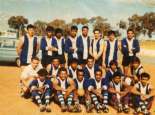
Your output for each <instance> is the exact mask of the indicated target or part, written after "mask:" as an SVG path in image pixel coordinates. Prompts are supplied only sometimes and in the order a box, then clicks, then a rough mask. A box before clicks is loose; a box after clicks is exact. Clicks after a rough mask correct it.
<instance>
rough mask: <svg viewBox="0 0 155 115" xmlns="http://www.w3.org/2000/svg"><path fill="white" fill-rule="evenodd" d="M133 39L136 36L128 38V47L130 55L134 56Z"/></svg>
mask: <svg viewBox="0 0 155 115" xmlns="http://www.w3.org/2000/svg"><path fill="white" fill-rule="evenodd" d="M133 40H134V38H132V39H131V40H129V39H128V38H127V43H128V49H129V51H130V53H129V56H133V53H132V49H133Z"/></svg>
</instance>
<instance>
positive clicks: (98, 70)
mask: <svg viewBox="0 0 155 115" xmlns="http://www.w3.org/2000/svg"><path fill="white" fill-rule="evenodd" d="M97 72H101V74H102V73H103V72H102V70H101V69H97V70H96V71H95V74H96V73H97Z"/></svg>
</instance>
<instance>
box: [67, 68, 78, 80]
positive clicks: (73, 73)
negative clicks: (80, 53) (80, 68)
mask: <svg viewBox="0 0 155 115" xmlns="http://www.w3.org/2000/svg"><path fill="white" fill-rule="evenodd" d="M69 69H70V70H71V72H72V75H73V79H76V78H77V75H76V70H75V71H74V70H73V69H72V67H71V66H69Z"/></svg>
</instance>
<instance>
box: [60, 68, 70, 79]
mask: <svg viewBox="0 0 155 115" xmlns="http://www.w3.org/2000/svg"><path fill="white" fill-rule="evenodd" d="M58 76H59V78H60V79H61V80H65V79H66V78H67V76H68V75H67V69H66V68H65V67H61V68H59V70H58Z"/></svg>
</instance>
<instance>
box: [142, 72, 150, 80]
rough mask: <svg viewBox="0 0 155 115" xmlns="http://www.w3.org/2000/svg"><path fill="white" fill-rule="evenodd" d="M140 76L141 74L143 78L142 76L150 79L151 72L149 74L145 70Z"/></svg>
mask: <svg viewBox="0 0 155 115" xmlns="http://www.w3.org/2000/svg"><path fill="white" fill-rule="evenodd" d="M140 76H141V79H142V78H147V79H148V80H149V79H150V74H148V73H146V72H143V73H142V74H141V75H140Z"/></svg>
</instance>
